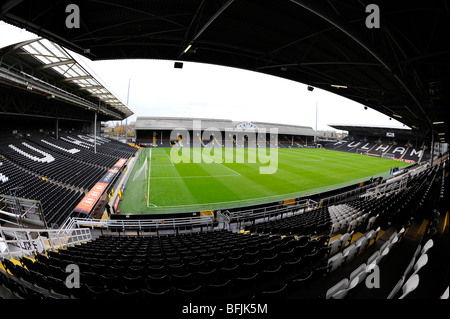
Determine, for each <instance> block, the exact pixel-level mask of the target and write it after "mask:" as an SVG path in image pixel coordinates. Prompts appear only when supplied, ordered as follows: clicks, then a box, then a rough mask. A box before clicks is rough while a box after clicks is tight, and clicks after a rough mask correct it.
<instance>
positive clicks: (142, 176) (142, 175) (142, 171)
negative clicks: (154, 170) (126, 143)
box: [133, 157, 148, 181]
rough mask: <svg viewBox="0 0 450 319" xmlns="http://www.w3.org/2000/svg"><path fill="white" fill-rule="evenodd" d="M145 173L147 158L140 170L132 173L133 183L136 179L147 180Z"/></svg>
mask: <svg viewBox="0 0 450 319" xmlns="http://www.w3.org/2000/svg"><path fill="white" fill-rule="evenodd" d="M147 171H148V157H145V161H144V163H143V164H142V166H141V168H140V169H138V170H137V171H136V173H134V176H133V181H135V180H137V179H139V178H140V179H141V180H147Z"/></svg>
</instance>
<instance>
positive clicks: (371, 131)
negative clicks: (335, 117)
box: [328, 124, 415, 138]
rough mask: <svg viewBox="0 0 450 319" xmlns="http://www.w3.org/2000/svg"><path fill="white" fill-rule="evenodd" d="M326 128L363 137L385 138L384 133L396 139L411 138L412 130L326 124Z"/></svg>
mask: <svg viewBox="0 0 450 319" xmlns="http://www.w3.org/2000/svg"><path fill="white" fill-rule="evenodd" d="M328 126H330V127H332V128H335V129H337V130H342V131H348V132H352V133H355V134H360V135H364V136H371V135H374V136H386V133H388V132H389V133H395V136H396V137H401V138H412V137H413V136H414V135H415V134H413V130H411V129H408V128H398V127H397V128H393V127H385V126H377V125H370V126H368V125H354V124H349V125H347V124H328Z"/></svg>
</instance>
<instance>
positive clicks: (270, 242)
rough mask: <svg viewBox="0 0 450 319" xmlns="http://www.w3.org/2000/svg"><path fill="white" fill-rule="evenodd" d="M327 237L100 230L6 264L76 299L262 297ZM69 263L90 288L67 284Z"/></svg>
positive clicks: (312, 261)
mask: <svg viewBox="0 0 450 319" xmlns="http://www.w3.org/2000/svg"><path fill="white" fill-rule="evenodd" d="M205 234H207V235H205ZM327 239H328V238H327V237H320V238H318V239H316V240H312V239H311V238H309V237H302V238H299V239H297V238H295V237H285V238H283V239H282V238H280V237H279V236H265V235H264V236H250V235H243V234H237V233H231V232H228V231H216V232H210V233H199V234H190V233H189V234H183V235H178V236H167V237H164V236H160V237H150V238H147V237H129V238H125V239H124V238H121V237H100V238H98V239H96V240H94V241H91V242H89V243H87V244H83V245H80V246H75V247H70V248H68V249H67V250H60V251H58V252H57V253H56V252H49V254H48V257H47V256H44V255H39V256H37V257H36V258H37V260H36V261H34V262H32V261H30V259H29V258H27V257H23V258H22V259H21V262H22V265H23V267H18V266H12V265H11V263H10V264H9V265H7V268H8V267H10V268H8V269H10V272H11V273H15V274H16V275H17V276H18V277H20V278H23V279H24V280H26V281H27V282H29V283H34V284H36V285H38V286H39V287H42V288H49V287H52V288H50V289H53V290H57V292H59V293H63V294H65V295H68V296H72V297H76V298H89V296H90V297H92V296H94V298H97V297H99V296H97V297H95V292H94V291H102V292H103V293H104V295H109V296H111V295H114V296H116V297H117V296H122V294H131V293H132V295H133V296H134V297H137V298H139V297H143V296H144V295H147V296H148V295H151V294H154V295H158V294H164V295H166V296H168V295H171V296H172V295H177V294H179V293H180V291H182V292H186V293H187V292H188V291H189V292H190V294H191V295H192V296H194V295H195V296H196V297H198V298H206V297H207V296H212V297H218V298H219V297H224V296H229V294H233V295H235V294H242V295H243V296H244V295H245V296H247V297H257V296H260V295H264V292H265V291H266V290H267V291H270V289H271V288H272V287H274V286H277V284H278V283H279V281H283V280H285V279H287V278H291V277H293V276H295V275H296V274H297V272H298V271H299V270H301V269H308V268H310V267H314V266H315V265H316V264H317V263H318V262H319V261H320V260H322V259H324V258H325V257H326V256H327V255H328V251H327V246H326V241H327ZM200 243H204V245H205V246H202V245H201V244H200ZM94 255H97V257H93V256H94ZM100 256H101V257H100ZM4 264H5V263H4ZM6 264H7V262H6ZM69 264H76V265H78V266H79V267H80V271H81V273H82V274H84V275H82V279H81V282H82V283H84V287H83V289H79V290H72V291H68V290H66V291H64V288H63V284H62V280H63V278H65V277H66V276H67V274H65V272H64V269H65V267H66V266H67V265H69ZM17 268H20V269H19V270H18V269H17ZM49 278H51V279H49ZM58 279H60V281H61V282H60V285H59V286H58V288H55V287H54V284H53V282H55V281H58ZM237 287H240V288H239V289H237ZM236 289H237V290H236ZM103 293H102V295H103ZM73 294H75V296H73Z"/></svg>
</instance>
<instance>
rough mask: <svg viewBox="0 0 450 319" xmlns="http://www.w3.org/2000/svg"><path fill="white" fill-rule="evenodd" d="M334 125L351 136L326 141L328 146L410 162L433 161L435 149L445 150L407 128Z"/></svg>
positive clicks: (437, 151)
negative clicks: (428, 143)
mask: <svg viewBox="0 0 450 319" xmlns="http://www.w3.org/2000/svg"><path fill="white" fill-rule="evenodd" d="M331 126H332V127H334V128H336V129H339V130H346V131H348V132H349V135H348V136H347V137H346V138H344V139H341V140H338V141H334V142H325V143H323V146H324V147H325V148H327V149H332V150H337V151H343V152H350V153H357V154H365V155H370V156H376V157H386V158H391V159H394V160H399V161H402V162H407V163H421V162H427V161H429V160H430V158H431V157H432V156H433V155H432V152H431V149H432V150H433V153H436V154H439V153H442V150H440V149H439V144H437V145H436V146H433V147H430V145H427V144H426V143H424V142H423V140H421V139H419V138H418V136H415V135H414V134H412V133H411V131H410V130H406V129H393V128H387V127H365V126H354V125H353V126H352V125H333V124H331ZM434 148H436V150H435V149H434ZM444 153H445V152H444Z"/></svg>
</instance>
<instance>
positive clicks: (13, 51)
mask: <svg viewBox="0 0 450 319" xmlns="http://www.w3.org/2000/svg"><path fill="white" fill-rule="evenodd" d="M0 55H1V57H2V65H3V66H4V67H7V68H8V71H9V72H12V70H14V69H15V70H16V71H17V70H20V72H19V74H17V72H16V74H15V76H14V75H12V74H11V73H10V74H8V75H9V76H6V75H5V76H4V77H1V79H0V80H2V82H3V83H5V84H9V85H14V86H16V87H19V88H22V89H27V90H34V91H35V92H36V93H40V94H44V95H48V96H51V97H52V98H56V99H58V100H60V101H64V102H65V103H70V104H73V105H76V106H79V107H83V108H86V109H88V110H96V109H98V110H99V112H100V113H103V114H104V115H105V116H108V117H110V118H111V119H116V120H121V119H123V118H126V117H129V116H131V115H132V114H133V112H132V111H131V110H130V109H129V108H128V107H126V106H125V105H124V104H123V103H122V102H121V101H120V100H119V99H118V98H117V97H115V96H114V94H112V93H111V92H110V91H109V90H108V89H106V88H105V87H104V86H103V85H102V84H101V83H100V82H99V81H98V80H97V79H96V78H95V77H94V76H92V75H91V74H90V73H89V72H88V71H87V70H86V69H85V68H84V67H83V66H81V65H80V64H79V63H78V62H77V61H76V60H75V59H74V58H73V57H72V56H71V55H70V53H69V52H68V51H67V50H66V49H64V48H62V47H61V46H60V45H58V44H56V43H53V42H51V41H49V40H47V39H43V38H36V39H31V40H28V41H23V42H20V43H17V44H13V45H10V46H7V47H4V48H0ZM5 72H6V71H4V72H3V73H5ZM13 77H14V78H15V80H14V81H12V82H13V83H10V82H11V79H12V78H13ZM19 77H21V78H22V79H23V80H24V81H23V85H20V83H21V81H20V80H19ZM8 79H9V80H10V81H8ZM37 83H39V85H37ZM38 87H39V88H41V90H39V88H38ZM99 102H100V103H99ZM99 104H100V106H99Z"/></svg>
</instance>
